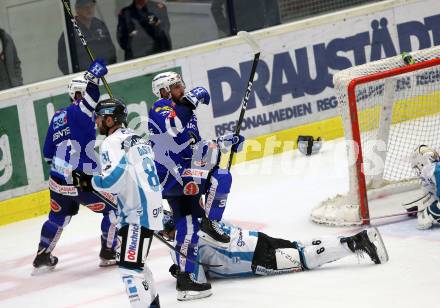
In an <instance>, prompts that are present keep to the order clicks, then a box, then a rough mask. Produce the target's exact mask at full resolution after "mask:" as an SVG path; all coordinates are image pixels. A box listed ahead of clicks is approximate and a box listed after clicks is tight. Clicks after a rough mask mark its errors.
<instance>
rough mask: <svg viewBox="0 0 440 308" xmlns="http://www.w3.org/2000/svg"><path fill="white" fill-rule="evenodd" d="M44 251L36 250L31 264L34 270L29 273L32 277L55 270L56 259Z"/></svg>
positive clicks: (43, 249)
mask: <svg viewBox="0 0 440 308" xmlns="http://www.w3.org/2000/svg"><path fill="white" fill-rule="evenodd" d="M45 251H46V249H45V248H42V249H39V250H38V253H37V256H36V257H35V259H34V262H33V263H32V265H33V266H34V270H33V272H32V273H31V275H32V276H36V275H39V274H43V273H47V272H49V271H52V270H54V269H55V266H56V265H57V263H58V258H57V257H55V256H52V254H51V253H50V252H45Z"/></svg>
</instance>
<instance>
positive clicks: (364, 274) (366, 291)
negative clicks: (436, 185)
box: [0, 141, 440, 308]
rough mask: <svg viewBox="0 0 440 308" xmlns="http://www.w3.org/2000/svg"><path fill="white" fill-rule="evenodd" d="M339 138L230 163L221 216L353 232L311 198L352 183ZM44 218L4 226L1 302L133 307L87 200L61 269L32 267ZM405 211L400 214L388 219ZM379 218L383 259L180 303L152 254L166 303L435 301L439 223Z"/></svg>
mask: <svg viewBox="0 0 440 308" xmlns="http://www.w3.org/2000/svg"><path fill="white" fill-rule="evenodd" d="M341 144H342V143H341V142H340V141H338V142H325V143H324V147H323V149H322V150H321V152H320V153H318V154H316V155H314V156H311V157H305V156H303V155H302V154H300V153H298V152H296V151H294V152H286V153H283V154H279V155H276V156H273V157H266V158H264V159H261V160H256V161H251V162H246V163H243V164H240V165H238V166H236V167H233V169H232V173H233V177H234V180H233V184H232V191H231V194H230V199H229V201H228V206H227V209H226V212H225V217H226V218H227V219H228V220H232V221H234V222H236V223H238V224H242V225H243V226H245V227H249V226H251V227H254V228H256V229H258V230H261V231H264V232H265V233H267V234H269V235H271V236H276V237H282V238H285V239H291V240H297V239H305V238H311V237H314V236H318V235H339V234H349V233H353V232H356V231H357V230H358V228H331V227H326V226H320V225H316V224H314V223H312V222H310V220H309V215H310V211H311V209H312V207H313V206H315V205H317V204H318V203H319V202H320V201H322V200H324V199H326V198H328V197H330V196H333V195H335V194H336V193H344V192H346V191H347V190H348V174H347V167H346V161H345V150H344V148H343V147H342V146H341ZM412 194H414V193H410V194H408V193H407V194H404V195H397V196H392V197H387V198H384V199H379V200H376V201H374V202H373V203H372V204H371V207H372V216H377V215H379V214H383V213H384V210H382V209H383V208H384V207H387V208H388V210H387V211H388V212H401V211H402V210H403V209H402V208H401V207H400V204H401V203H403V202H408V201H409V200H412V199H415V197H417V196H413V195H412ZM376 209H377V210H376ZM385 212H386V211H385ZM388 212H387V213H388ZM376 213H378V214H376ZM45 219H46V217H44V216H43V217H38V218H35V219H31V220H27V221H23V222H18V223H14V224H10V225H7V226H3V227H0V247H1V248H0V307H27V308H31V307H129V306H130V305H129V302H128V299H127V296H126V295H125V292H124V287H123V284H122V281H121V279H120V277H119V273H118V270H117V268H114V267H113V268H99V267H98V262H99V261H98V253H99V247H100V243H99V234H100V219H101V217H100V215H97V214H94V213H93V212H91V211H89V210H88V209H86V208H81V210H80V213H79V214H78V215H77V216H75V217H74V218H73V219H72V222H71V223H70V225H69V226H68V227H67V228H66V229H65V231H64V232H63V234H62V236H61V239H60V241H59V243H58V245H57V247H56V248H55V251H54V254H55V255H56V256H57V257H58V258H59V263H58V266H57V268H56V270H55V271H54V272H51V273H48V274H45V275H42V276H38V277H31V276H30V273H31V272H32V264H31V263H32V260H33V258H34V255H35V253H36V249H37V244H38V240H39V236H40V229H41V225H42V223H43V222H44V221H45ZM399 219H403V221H401V222H397V223H390V222H391V221H396V220H399ZM375 223H378V224H380V226H379V230H380V231H381V233H382V236H383V239H384V242H385V244H386V246H387V248H388V253H389V256H390V261H389V262H388V263H387V264H384V265H374V264H372V263H371V262H370V261H369V260H368V258H366V259H360V260H358V259H357V258H356V257H354V256H353V257H347V258H345V259H342V260H340V261H337V262H334V263H332V264H327V265H324V266H323V267H322V268H320V269H317V270H313V271H308V272H301V273H295V274H286V275H280V276H274V277H255V278H248V279H229V280H215V281H213V295H212V296H211V297H209V298H206V299H202V300H197V301H191V302H177V300H176V290H175V281H174V278H172V277H171V276H170V275H169V274H168V268H169V266H170V264H171V261H170V258H169V255H168V249H167V248H166V247H165V246H163V245H162V244H161V243H159V242H155V243H154V244H153V246H152V249H151V252H150V256H149V259H148V260H149V261H148V262H149V266H150V268H151V269H152V271H153V274H154V276H155V279H156V282H157V287H158V289H159V293H160V300H161V305H162V307H182V308H183V307H194V308H196V307H204V308H206V307H207V305H209V306H210V307H215V308H220V307H274V308H275V307H326V308H329V307H338V308H339V307H350V308H352V307H356V308H362V307H399V308H400V307H411V308H413V307H417V306H419V307H423V306H430V307H436V305H437V304H436V303H438V296H437V294H438V290H439V287H440V271H439V270H438V266H439V264H440V245H439V244H440V228H435V229H432V230H428V231H418V230H416V228H415V225H416V221H415V220H414V219H410V220H408V219H406V218H405V217H403V218H402V217H400V218H395V219H393V220H391V219H388V220H383V221H375Z"/></svg>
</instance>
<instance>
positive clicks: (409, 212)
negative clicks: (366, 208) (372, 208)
mask: <svg viewBox="0 0 440 308" xmlns="http://www.w3.org/2000/svg"><path fill="white" fill-rule="evenodd" d="M427 195H429V193H426V194H424V195H423V196H421V197H420V198H417V199H416V200H414V201H411V202H408V203H403V204H402V206H403V207H404V208H407V207H408V205H411V204H414V203H416V202H419V201H420V200H422V199H423V198H425V197H426V196H427ZM422 211H423V210H414V211H406V212H402V213H396V214H388V215H382V216H376V217H370V218H369V219H370V220H376V219H383V218H390V217H399V216H405V215H407V216H411V215H413V214H417V213H419V212H422ZM367 220H368V219H367V218H364V219H362V221H367Z"/></svg>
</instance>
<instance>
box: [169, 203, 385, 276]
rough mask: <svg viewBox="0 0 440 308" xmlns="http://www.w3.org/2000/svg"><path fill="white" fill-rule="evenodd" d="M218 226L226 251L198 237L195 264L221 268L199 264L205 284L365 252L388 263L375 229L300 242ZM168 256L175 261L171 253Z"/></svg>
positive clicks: (173, 268)
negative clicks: (226, 242)
mask: <svg viewBox="0 0 440 308" xmlns="http://www.w3.org/2000/svg"><path fill="white" fill-rule="evenodd" d="M164 212H165V213H164V231H163V235H164V236H165V237H167V238H168V239H169V240H173V239H174V232H175V225H174V221H173V219H172V217H171V215H170V213H169V212H168V211H164ZM167 212H168V213H167ZM220 224H221V227H222V228H223V230H224V232H225V233H227V234H228V235H229V236H230V237H231V241H230V243H229V246H228V247H227V248H221V247H219V246H218V245H217V246H216V245H213V244H212V243H210V242H207V241H206V240H204V239H203V238H200V246H199V261H201V262H205V263H211V264H220V265H222V266H221V267H210V268H204V267H202V266H201V265H199V267H198V270H197V271H196V276H197V280H198V281H200V282H206V281H207V277H208V278H209V277H211V278H229V277H244V276H254V275H259V276H266V275H275V274H283V273H293V272H300V271H303V270H311V269H315V268H317V267H319V266H321V265H323V264H325V263H330V262H333V261H336V260H339V259H341V258H344V257H346V256H350V255H355V254H362V253H366V254H367V255H368V256H369V257H370V258H371V260H372V261H373V262H374V263H375V264H381V263H385V262H387V261H388V254H387V250H386V248H385V246H384V243H383V241H382V238H381V236H380V233H379V231H378V230H377V229H376V228H370V229H366V230H363V231H361V232H359V233H357V234H355V235H353V236H348V237H322V238H316V239H312V240H308V241H301V242H300V241H290V240H284V239H279V238H273V237H270V236H268V235H266V234H265V233H262V232H258V231H252V230H245V229H242V228H240V227H237V226H233V225H231V224H228V223H225V222H220ZM172 257H173V260H174V262H175V258H174V254H172ZM178 271H179V267H178V266H177V265H176V264H173V265H172V266H171V267H170V273H171V275H173V276H174V277H176V276H177V274H178Z"/></svg>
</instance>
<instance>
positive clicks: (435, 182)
mask: <svg viewBox="0 0 440 308" xmlns="http://www.w3.org/2000/svg"><path fill="white" fill-rule="evenodd" d="M410 160H411V167H412V168H413V170H414V172H415V174H416V175H417V176H418V177H419V178H420V180H421V185H422V189H423V190H424V191H425V192H426V196H425V197H424V198H422V199H421V201H420V202H419V203H418V204H417V205H414V204H413V203H411V205H410V206H408V207H406V209H407V211H409V212H411V213H414V214H415V213H417V228H418V229H421V230H425V229H429V228H431V227H432V225H433V224H436V223H439V222H440V207H439V203H438V201H439V198H440V186H439V185H440V156H439V154H438V152H437V151H436V150H434V149H432V148H430V147H429V146H427V145H423V144H422V145H420V146H418V147H417V148H416V149H415V150H414V152H413V153H412V154H411V158H410Z"/></svg>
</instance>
